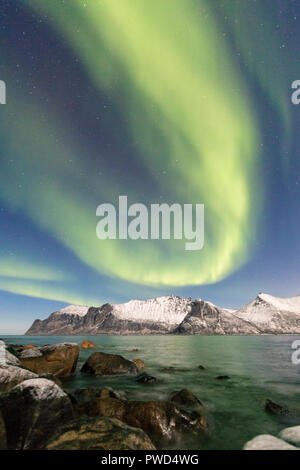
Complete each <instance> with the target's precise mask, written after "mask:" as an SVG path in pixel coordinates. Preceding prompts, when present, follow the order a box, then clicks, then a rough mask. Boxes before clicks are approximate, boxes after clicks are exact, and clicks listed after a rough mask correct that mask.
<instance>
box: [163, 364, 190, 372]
mask: <svg viewBox="0 0 300 470" xmlns="http://www.w3.org/2000/svg"><path fill="white" fill-rule="evenodd" d="M160 371H161V372H166V373H168V374H176V373H182V372H188V369H180V368H178V367H173V366H170V367H164V368H163V369H160Z"/></svg>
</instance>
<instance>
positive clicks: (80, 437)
mask: <svg viewBox="0 0 300 470" xmlns="http://www.w3.org/2000/svg"><path fill="white" fill-rule="evenodd" d="M46 449H47V450H155V447H154V445H153V443H152V442H151V440H150V438H149V437H148V436H147V435H146V434H145V432H144V431H142V429H136V428H133V427H131V426H128V425H126V424H124V423H122V422H121V421H118V420H117V419H110V418H105V417H103V418H98V419H85V420H81V421H78V422H73V423H71V424H69V425H68V426H67V427H66V428H65V429H62V430H61V431H59V432H58V433H56V434H55V436H54V437H53V438H52V439H51V440H49V442H48V444H47V446H46Z"/></svg>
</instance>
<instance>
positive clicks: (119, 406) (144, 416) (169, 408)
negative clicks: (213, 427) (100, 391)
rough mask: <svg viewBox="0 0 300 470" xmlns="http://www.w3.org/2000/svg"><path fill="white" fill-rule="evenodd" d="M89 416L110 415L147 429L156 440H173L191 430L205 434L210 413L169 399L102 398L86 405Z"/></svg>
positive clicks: (194, 432) (198, 433) (193, 432)
mask: <svg viewBox="0 0 300 470" xmlns="http://www.w3.org/2000/svg"><path fill="white" fill-rule="evenodd" d="M85 413H86V414H87V415H88V416H93V417H95V416H107V417H109V418H116V419H119V420H120V421H122V422H124V423H126V424H128V425H130V426H133V427H137V428H141V429H143V430H144V431H145V432H146V433H147V434H148V435H149V436H150V438H151V439H152V440H153V442H154V443H155V442H160V444H161V442H162V441H163V442H171V441H176V440H177V439H181V438H182V437H183V435H185V434H187V433H192V434H197V435H202V434H203V433H205V431H206V429H207V422H206V417H205V416H204V415H203V414H202V413H200V412H198V411H184V410H182V409H181V408H179V407H177V406H176V405H175V404H174V403H171V402H167V401H149V402H143V401H126V400H119V399H116V398H106V399H101V398H98V399H96V400H94V401H93V402H90V403H88V404H86V405H85Z"/></svg>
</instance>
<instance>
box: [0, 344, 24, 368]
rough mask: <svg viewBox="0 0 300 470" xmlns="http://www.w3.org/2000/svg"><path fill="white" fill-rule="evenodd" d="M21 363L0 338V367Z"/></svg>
mask: <svg viewBox="0 0 300 470" xmlns="http://www.w3.org/2000/svg"><path fill="white" fill-rule="evenodd" d="M20 365H21V363H20V361H19V360H18V358H17V357H16V356H15V354H12V352H11V351H10V348H9V347H8V346H7V345H6V344H5V343H4V341H3V340H0V367H7V366H16V367H18V366H20Z"/></svg>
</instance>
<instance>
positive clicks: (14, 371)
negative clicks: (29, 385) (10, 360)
mask: <svg viewBox="0 0 300 470" xmlns="http://www.w3.org/2000/svg"><path fill="white" fill-rule="evenodd" d="M37 377H38V376H37V374H34V373H33V372H31V371H30V370H26V369H23V368H22V367H18V366H6V367H0V393H1V392H2V393H7V392H10V391H11V390H12V389H13V388H14V387H15V386H16V385H18V384H19V383H21V382H24V380H29V379H35V378H37Z"/></svg>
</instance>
